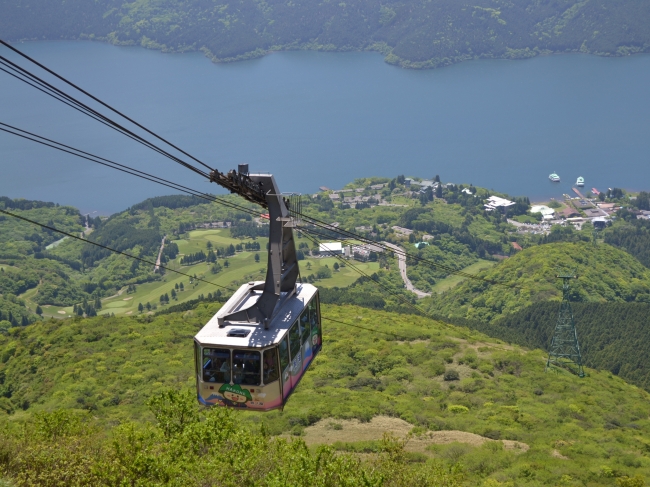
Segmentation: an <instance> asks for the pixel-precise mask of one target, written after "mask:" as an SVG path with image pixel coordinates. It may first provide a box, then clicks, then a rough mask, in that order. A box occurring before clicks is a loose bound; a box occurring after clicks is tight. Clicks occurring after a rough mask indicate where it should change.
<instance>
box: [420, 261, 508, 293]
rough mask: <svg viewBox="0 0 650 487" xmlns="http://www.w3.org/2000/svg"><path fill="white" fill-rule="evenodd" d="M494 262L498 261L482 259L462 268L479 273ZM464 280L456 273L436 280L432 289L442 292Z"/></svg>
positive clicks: (471, 272)
mask: <svg viewBox="0 0 650 487" xmlns="http://www.w3.org/2000/svg"><path fill="white" fill-rule="evenodd" d="M494 264H496V262H494V261H491V260H483V259H481V260H479V261H478V262H476V263H474V264H472V265H470V266H467V267H465V268H464V269H462V271H463V272H469V273H470V274H478V273H479V272H480V271H482V270H484V269H489V268H490V267H492V266H493V265H494ZM464 280H465V278H464V277H462V276H459V275H456V274H452V275H451V276H449V277H446V278H445V279H442V280H440V281H438V282H436V283H435V285H433V286H432V288H431V290H432V292H434V293H442V292H445V291H447V290H448V289H451V288H452V287H454V286H456V285H457V284H458V283H460V282H462V281H464Z"/></svg>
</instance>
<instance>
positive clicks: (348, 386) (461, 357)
mask: <svg viewBox="0 0 650 487" xmlns="http://www.w3.org/2000/svg"><path fill="white" fill-rule="evenodd" d="M217 308H218V305H210V306H207V307H206V306H202V307H200V308H199V309H197V310H194V311H190V312H186V313H184V314H172V315H164V316H160V317H155V318H153V319H151V320H148V319H144V318H140V319H136V318H129V317H116V318H106V317H103V318H102V317H98V318H93V319H76V320H68V321H57V320H54V321H49V320H48V321H46V322H44V323H39V324H35V325H33V326H30V327H27V328H24V329H21V328H15V329H12V332H11V335H10V336H5V337H0V377H3V385H2V386H0V387H2V388H3V392H4V394H3V395H4V396H7V395H11V397H10V398H7V397H3V398H2V399H0V406H1V407H2V408H4V409H7V410H13V411H14V412H13V413H12V414H11V415H10V416H7V417H6V419H8V420H10V421H13V422H16V421H22V420H24V419H26V418H28V417H29V416H31V414H32V413H33V412H34V411H37V410H52V409H56V408H61V407H63V408H87V409H91V410H92V411H93V415H94V416H96V417H98V418H100V420H101V421H104V422H107V421H108V422H109V423H111V424H114V421H124V420H128V419H136V420H140V421H143V420H144V421H146V420H150V419H151V416H150V413H149V412H148V410H147V408H146V406H145V402H146V400H147V399H148V398H149V397H150V396H151V395H152V394H154V393H156V392H157V391H161V390H163V389H164V388H166V387H175V388H179V387H180V388H184V387H187V388H190V387H191V386H192V384H193V377H192V376H193V364H192V340H191V338H192V336H193V335H194V333H196V331H197V330H198V329H199V328H200V327H201V326H202V325H203V323H204V322H205V321H206V320H207V319H208V318H209V317H210V316H211V315H212V313H214V312H215V311H216V309H217ZM324 316H325V317H326V318H327V317H331V318H333V319H338V320H342V321H347V322H351V323H355V324H356V323H358V324H360V325H361V326H364V327H369V328H376V329H379V330H382V331H392V332H394V333H397V334H401V335H404V336H405V338H406V337H408V338H407V339H406V340H395V339H394V338H393V337H391V336H390V335H380V334H375V333H369V332H366V331H360V330H359V329H357V328H352V327H348V326H345V325H340V324H337V323H334V322H331V321H325V322H324V332H325V348H324V350H323V352H322V354H321V355H320V356H319V357H318V358H317V360H316V361H315V363H314V365H313V367H312V368H311V369H310V372H309V373H308V374H307V375H306V376H305V378H304V379H303V381H302V382H301V384H300V387H299V388H298V390H297V391H296V393H295V394H294V395H293V396H292V398H291V400H290V402H289V404H288V406H287V407H286V408H285V410H284V411H283V412H279V411H278V412H272V413H269V414H265V415H257V414H252V413H238V414H239V418H240V420H241V421H244V422H260V421H263V422H264V423H265V424H266V425H267V427H268V429H269V431H271V432H272V433H273V434H279V433H281V432H287V431H290V430H291V431H292V432H293V433H294V434H300V433H301V431H302V428H303V427H304V425H307V424H310V423H313V422H315V421H317V420H319V419H321V418H326V417H331V418H342V419H343V418H359V419H362V420H368V419H369V418H371V417H373V416H376V415H388V416H397V417H400V418H402V419H404V420H406V421H408V422H410V423H411V424H413V425H414V426H416V429H415V430H414V432H415V433H417V432H423V431H425V430H426V429H433V430H461V431H468V432H472V433H477V434H481V435H488V436H491V437H496V438H502V439H511V440H517V441H520V442H523V443H526V444H528V445H529V446H530V450H528V451H527V452H523V453H513V452H512V451H498V450H497V451H490V450H489V449H487V448H484V447H471V446H463V445H456V446H454V445H453V444H452V445H447V446H440V447H436V448H433V449H430V451H429V455H431V456H434V457H438V458H440V459H441V460H442V461H444V462H448V463H450V464H451V463H455V462H458V461H460V462H461V463H462V464H463V465H464V469H465V472H466V474H467V476H468V482H469V484H468V485H477V484H478V483H479V481H480V479H481V478H485V477H486V476H491V477H494V478H497V479H499V480H501V481H506V480H514V481H516V485H559V483H560V482H561V479H562V478H563V476H567V475H568V476H569V477H570V478H571V479H573V483H568V484H567V485H574V484H575V485H594V486H595V485H612V484H613V479H612V478H610V477H611V476H613V475H623V474H627V475H630V476H633V475H637V474H638V475H643V476H648V475H650V460H648V458H647V457H646V453H645V452H646V451H647V450H648V449H649V448H650V444H649V442H648V440H647V438H648V434H649V433H650V421H649V420H648V416H649V414H650V405H649V404H650V403H649V401H648V400H649V399H650V395H648V394H647V393H646V392H644V391H643V390H641V389H639V388H637V387H635V386H631V385H628V384H626V383H625V382H624V381H622V380H621V379H619V378H617V377H616V376H612V375H611V374H609V373H604V372H597V371H593V370H589V377H587V378H585V379H578V378H576V377H574V376H571V375H568V374H566V373H563V372H560V373H557V374H555V373H544V363H545V360H544V359H545V356H544V353H543V352H541V351H526V350H524V349H521V348H518V347H510V346H507V345H504V344H502V343H499V342H497V341H496V340H493V339H489V338H487V337H485V336H484V335H481V334H478V333H475V332H472V334H471V335H469V334H468V332H467V331H463V330H462V329H458V328H455V327H451V326H448V325H444V324H441V323H438V322H433V321H430V320H426V319H424V318H420V317H416V316H411V315H395V314H390V313H383V312H373V311H369V310H367V309H362V308H355V307H348V306H344V307H335V306H325V307H324ZM445 369H455V370H457V371H458V372H459V374H460V377H461V380H460V381H453V382H445V381H443V380H442V377H441V374H442V373H443V372H444V371H445ZM8 392H9V394H8ZM453 406H456V407H453ZM458 406H464V407H458ZM23 409H24V410H23ZM0 414H1V413H0ZM0 417H1V416H0ZM0 421H1V420H0ZM553 450H556V451H557V453H559V454H561V455H564V456H566V457H567V458H568V459H560V458H558V457H554V456H552V453H553ZM564 479H565V480H564V481H565V482H567V480H566V479H567V477H564Z"/></svg>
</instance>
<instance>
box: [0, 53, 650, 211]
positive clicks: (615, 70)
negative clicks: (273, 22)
mask: <svg viewBox="0 0 650 487" xmlns="http://www.w3.org/2000/svg"><path fill="white" fill-rule="evenodd" d="M16 47H18V48H19V49H22V50H24V51H25V52H26V53H28V54H29V55H30V56H33V57H34V58H36V59H38V60H39V61H41V62H42V63H44V64H45V65H47V66H48V67H51V68H52V69H54V70H56V71H58V72H60V73H61V74H62V75H64V76H66V77H68V78H69V79H70V80H72V81H74V82H75V83H77V84H78V85H80V86H81V87H83V88H85V89H87V90H88V91H90V92H91V93H93V94H95V95H96V96H98V97H99V98H101V99H103V100H105V101H107V102H108V103H110V104H112V105H114V106H115V107H116V108H118V109H119V110H122V111H124V112H125V113H126V114H128V115H129V116H131V117H133V118H134V119H136V120H137V121H139V122H141V123H142V124H144V125H146V126H147V127H149V128H151V129H152V130H154V131H155V132H158V133H159V134H160V135H162V136H163V137H166V138H168V139H170V140H171V141H173V142H174V143H175V144H177V145H178V146H180V147H181V148H183V149H184V150H186V151H187V152H189V153H191V154H192V155H194V156H195V157H197V158H198V159H200V160H202V161H204V162H206V163H208V164H209V165H211V166H214V167H217V168H219V169H221V170H225V169H229V168H233V167H236V165H237V164H238V163H241V162H247V163H249V164H250V166H251V169H252V170H264V171H271V172H273V173H274V174H275V175H276V179H277V181H278V183H279V185H280V188H281V190H282V191H297V192H302V193H310V192H314V191H317V189H318V187H319V186H323V185H324V186H328V187H330V188H339V187H341V186H342V185H344V184H345V183H347V182H349V181H351V180H352V179H354V178H358V177H366V176H372V175H375V176H388V177H394V176H396V175H398V174H406V175H407V176H408V175H413V176H421V177H433V176H434V175H436V174H439V175H440V176H441V178H442V180H443V181H451V182H455V183H473V184H475V185H478V186H484V187H488V188H493V189H494V190H497V191H502V192H507V193H509V194H511V195H513V196H515V195H528V196H530V197H531V199H533V200H541V199H544V198H548V197H559V196H561V194H562V193H565V192H569V191H570V187H571V184H572V183H573V182H574V181H575V179H576V177H578V176H583V177H584V178H585V179H586V188H587V189H589V188H591V187H597V188H598V189H601V190H602V189H606V188H607V187H623V188H628V189H650V157H649V154H650V123H649V122H650V119H649V118H650V90H648V87H647V83H648V80H649V79H650V56H646V55H639V56H632V57H627V58H602V57H596V56H588V55H559V56H549V57H539V58H533V59H528V60H519V61H502V60H484V61H472V62H465V63H461V64H458V65H455V66H451V67H447V68H443V69H437V70H427V71H411V70H403V69H400V68H396V67H394V66H389V65H387V64H385V63H384V62H383V59H382V56H380V55H379V54H374V53H354V52H350V53H320V52H283V53H275V54H272V55H269V56H266V57H264V58H261V59H256V60H252V61H245V62H239V63H233V64H225V65H223V64H222V65H216V64H213V63H211V62H210V61H209V60H208V59H206V58H205V57H204V56H203V55H202V54H201V53H189V54H164V53H161V52H157V51H149V50H146V49H142V48H136V47H116V46H111V45H107V44H101V43H94V42H31V43H22V44H16ZM2 52H3V55H5V56H10V58H11V59H14V60H15V59H17V57H16V56H15V55H9V54H8V50H7V49H6V48H2ZM25 66H27V65H26V64H25ZM30 69H33V68H31V67H30ZM35 72H37V71H35ZM38 73H41V72H38ZM47 79H48V80H50V79H51V77H48V78H47ZM58 86H61V85H60V83H59V84H58ZM0 122H4V123H8V124H12V125H16V126H18V127H20V128H23V129H25V130H30V131H33V132H36V133H38V134H40V135H43V136H46V137H49V138H52V139H55V140H58V141H60V142H63V143H66V144H69V145H72V146H75V147H78V148H80V149H83V150H86V151H88V152H92V153H95V154H98V155H101V156H104V157H107V158H110V159H113V160H115V161H118V162H121V163H124V164H129V165H133V166H135V167H137V168H139V169H141V170H145V171H149V172H152V173H155V174H157V175H159V176H162V177H165V178H167V179H173V180H175V181H178V182H180V183H182V184H186V185H188V186H191V187H193V188H196V189H199V190H202V191H211V192H217V187H216V186H214V185H210V184H209V183H207V182H205V181H204V180H202V178H201V177H200V176H198V175H196V174H194V173H192V172H190V171H188V170H187V169H185V168H182V167H181V166H178V165H176V164H175V163H173V162H171V161H169V160H167V159H165V158H163V157H161V156H160V155H158V154H156V153H154V152H152V151H150V150H148V149H145V148H143V147H141V146H139V145H138V144H136V143H134V142H132V141H130V140H128V139H126V138H125V137H124V136H122V135H119V134H116V133H114V132H112V131H111V130H110V129H108V128H106V127H105V126H103V125H101V124H99V123H97V122H94V121H92V120H90V119H89V118H87V117H85V116H83V115H81V114H79V113H78V112H75V111H74V110H72V109H70V108H68V107H66V106H64V105H62V104H61V103H59V102H57V101H55V100H52V99H51V98H48V97H47V96H46V95H43V94H42V93H39V92H37V91H35V90H34V89H32V88H30V87H28V86H26V85H24V84H22V83H20V82H18V81H16V80H15V79H13V78H11V77H9V76H8V75H6V74H4V73H0ZM0 170H1V171H2V176H1V177H0V195H7V196H10V197H14V198H15V197H23V198H29V199H40V200H46V201H56V202H59V203H62V204H71V205H75V206H77V207H80V208H81V209H82V210H83V211H99V212H102V213H110V212H114V211H119V210H122V209H125V208H126V207H128V206H129V205H132V204H134V203H136V202H139V201H141V200H143V199H145V198H147V197H150V196H155V195H162V194H170V193H173V191H172V190H170V189H168V188H164V187H161V186H157V185H156V184H154V183H150V182H146V181H142V180H138V179H136V178H133V177H132V176H128V175H124V174H121V173H118V172H115V171H112V170H110V169H106V168H102V167H100V166H97V165H94V164H92V163H89V162H84V161H82V160H78V159H75V158H73V157H72V156H69V155H65V154H60V153H56V152H55V151H52V150H51V149H48V148H43V147H38V146H36V145H35V144H33V143H30V142H27V141H23V140H20V139H17V138H15V137H13V136H10V135H7V134H2V133H0ZM551 172H557V173H558V174H559V175H560V176H561V177H562V183H560V184H552V183H550V182H549V181H548V175H549V173H551Z"/></svg>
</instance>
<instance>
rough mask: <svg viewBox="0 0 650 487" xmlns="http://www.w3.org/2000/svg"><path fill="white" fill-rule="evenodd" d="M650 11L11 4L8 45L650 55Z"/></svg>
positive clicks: (442, 5)
mask: <svg viewBox="0 0 650 487" xmlns="http://www.w3.org/2000/svg"><path fill="white" fill-rule="evenodd" d="M649 16H650V7H649V6H648V3H647V2H642V1H635V0H616V1H606V0H591V1H577V0H558V1H554V2H541V1H536V0H519V1H517V2H503V1H499V0H481V1H478V2H468V1H466V0H461V1H455V0H454V1H452V0H434V1H431V0H429V1H424V0H402V1H399V2H398V1H387V2H373V1H369V0H348V1H346V2H308V1H304V0H303V1H293V2H284V1H280V0H269V1H253V0H239V1H237V2H230V3H228V2H221V3H219V2H217V3H215V2H201V1H198V0H178V1H175V2H155V1H152V0H143V1H139V2H132V3H124V2H118V1H116V0H101V1H96V2H86V1H81V0H72V1H70V0H67V1H62V0H58V1H52V0H48V1H44V0H22V1H13V2H5V3H4V5H3V15H2V16H1V17H0V32H2V33H3V37H4V38H7V39H11V40H18V39H57V40H58V39H93V40H97V39H102V40H107V41H109V42H113V43H117V44H126V45H142V46H145V47H150V48H155V49H163V50H169V51H187V50H203V51H205V52H206V54H208V55H209V56H210V57H211V58H213V59H215V60H226V61H228V60H235V59H246V58H250V57H257V56H261V55H263V54H265V53H267V52H270V51H276V50H281V49H319V50H327V51H332V50H375V51H380V52H382V53H384V54H385V55H386V60H387V61H388V62H391V63H395V64H400V65H401V66H405V67H414V68H420V67H436V66H444V65H448V64H451V63H454V62H459V61H464V60H468V59H477V58H527V57H531V56H536V55H539V54H545V53H551V52H585V53H594V54H600V55H606V56H620V55H629V54H632V53H636V52H647V51H648V46H650V27H649V26H648V25H649V24H648V18H649Z"/></svg>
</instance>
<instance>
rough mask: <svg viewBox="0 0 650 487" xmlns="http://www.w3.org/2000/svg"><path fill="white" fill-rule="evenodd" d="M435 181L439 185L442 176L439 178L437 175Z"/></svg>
mask: <svg viewBox="0 0 650 487" xmlns="http://www.w3.org/2000/svg"><path fill="white" fill-rule="evenodd" d="M433 180H434V181H435V182H436V183H439V182H440V176H438V175H437V174H436V177H435V178H433ZM438 186H440V185H438Z"/></svg>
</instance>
